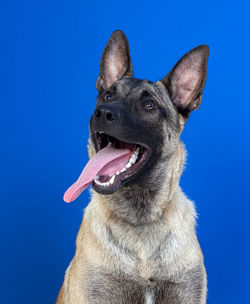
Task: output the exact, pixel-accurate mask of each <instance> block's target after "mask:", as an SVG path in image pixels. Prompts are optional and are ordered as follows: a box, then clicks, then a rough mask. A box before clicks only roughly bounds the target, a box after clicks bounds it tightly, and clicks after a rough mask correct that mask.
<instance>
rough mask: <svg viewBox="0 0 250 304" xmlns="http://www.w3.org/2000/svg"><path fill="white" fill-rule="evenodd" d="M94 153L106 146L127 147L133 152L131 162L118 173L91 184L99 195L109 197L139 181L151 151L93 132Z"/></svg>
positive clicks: (104, 176) (142, 145)
mask: <svg viewBox="0 0 250 304" xmlns="http://www.w3.org/2000/svg"><path fill="white" fill-rule="evenodd" d="M92 141H93V142H94V145H95V150H96V152H98V151H100V150H101V149H102V148H104V147H106V146H107V145H110V144H112V145H113V146H114V147H116V148H118V149H119V147H124V145H125V146H126V145H129V146H130V149H131V150H132V151H133V160H131V159H130V161H129V162H128V163H127V165H126V166H125V167H124V168H122V169H121V170H120V171H119V172H117V173H116V174H113V175H111V176H110V175H101V176H98V179H97V178H95V179H94V180H93V182H92V188H93V189H94V190H95V191H96V192H97V193H99V194H104V195H109V194H113V193H115V192H116V191H118V190H119V189H120V188H122V187H123V186H126V185H132V184H136V183H137V182H138V180H139V179H141V172H142V171H143V169H144V168H145V166H146V165H147V163H148V161H149V158H150V156H151V154H152V153H151V149H150V148H149V147H148V146H146V145H144V144H141V143H140V144H139V143H133V142H129V141H126V142H125V141H121V140H119V139H117V138H115V137H112V136H110V135H108V134H105V133H103V132H95V133H94V135H93V136H92Z"/></svg>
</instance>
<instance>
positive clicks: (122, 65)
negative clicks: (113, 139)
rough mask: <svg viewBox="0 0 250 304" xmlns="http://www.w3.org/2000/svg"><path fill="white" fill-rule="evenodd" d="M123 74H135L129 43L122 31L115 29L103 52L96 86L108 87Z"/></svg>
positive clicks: (99, 87) (100, 87)
mask: <svg viewBox="0 0 250 304" xmlns="http://www.w3.org/2000/svg"><path fill="white" fill-rule="evenodd" d="M123 76H133V67H132V63H131V59H130V53H129V44H128V40H127V38H126V36H125V34H124V33H123V32H122V31H115V32H114V33H113V34H112V35H111V37H110V38H109V41H108V43H107V45H106V47H105V49H104V51H103V53H102V58H101V63H100V74H99V76H98V79H97V82H96V88H97V90H98V91H99V90H102V89H107V88H109V87H110V86H111V85H112V84H113V83H114V82H116V81H117V80H119V79H120V78H122V77H123Z"/></svg>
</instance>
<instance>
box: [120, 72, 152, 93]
mask: <svg viewBox="0 0 250 304" xmlns="http://www.w3.org/2000/svg"><path fill="white" fill-rule="evenodd" d="M115 90H116V94H118V95H121V96H123V97H138V95H140V94H141V93H142V92H143V91H145V90H147V91H148V92H151V93H152V94H157V91H158V90H157V86H155V84H154V83H153V82H151V81H149V80H145V79H136V78H126V77H124V78H122V79H120V80H119V81H117V82H116V84H115Z"/></svg>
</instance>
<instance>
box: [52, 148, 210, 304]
mask: <svg viewBox="0 0 250 304" xmlns="http://www.w3.org/2000/svg"><path fill="white" fill-rule="evenodd" d="M93 153H94V150H93V147H92V145H91V144H90V146H89V154H90V156H92V155H93ZM184 159H185V151H184V148H183V145H182V143H179V145H178V147H177V149H176V152H175V153H174V154H173V156H172V158H171V161H170V165H169V166H168V168H167V170H166V178H165V184H164V185H163V187H162V190H161V191H160V192H159V194H158V195H157V198H156V199H155V202H154V207H153V208H152V210H151V214H150V216H151V217H150V218H151V221H150V222H149V223H148V224H145V225H143V227H141V226H139V227H138V226H136V225H133V224H131V223H129V222H126V221H125V220H124V219H122V218H120V217H118V216H117V215H116V214H115V213H114V212H113V211H112V210H111V209H110V208H109V202H108V200H109V199H110V198H111V197H112V196H105V195H100V194H97V193H95V192H93V193H92V199H91V202H90V203H89V205H88V206H87V208H86V210H85V215H84V218H83V221H82V224H81V227H80V230H79V233H78V236H77V241H76V252H75V256H74V258H73V260H72V262H71V264H70V266H69V267H68V269H67V271H66V274H65V279H64V283H63V286H62V288H61V290H60V293H59V295H58V298H57V302H56V303H57V304H62V303H63V304H71V303H74V304H78V303H81V304H89V303H91V302H89V301H88V300H87V295H86V290H85V287H84V286H85V283H86V280H87V279H88V278H87V271H88V270H91V269H98V268H100V267H102V268H104V269H105V270H106V271H107V272H108V273H113V272H116V273H123V274H126V275H127V276H128V277H131V278H140V279H142V280H148V279H149V278H150V277H152V276H157V277H161V276H163V274H162V273H161V272H159V270H158V269H159V266H162V265H163V267H164V269H165V270H166V271H165V272H164V277H168V278H170V279H171V280H173V281H174V280H175V275H176V274H177V273H180V272H182V271H184V270H188V269H192V268H193V267H195V266H196V265H197V264H203V255H202V253H201V250H200V246H199V243H198V241H197V238H196V233H195V218H196V212H195V208H194V205H193V203H192V202H191V201H190V200H188V199H187V198H186V196H185V195H184V194H183V192H182V190H181V188H180V186H179V178H180V175H181V172H182V166H183V162H184ZM108 231H112V234H113V236H114V238H115V239H116V240H117V241H118V243H117V244H114V243H112V242H110V240H109V235H108ZM169 233H171V238H170V240H169V241H165V240H166V235H167V234H169ZM162 244H164V246H163V248H161V250H160V252H159V258H158V259H157V260H155V259H154V260H153V259H152V258H151V257H152V256H153V255H154V254H155V252H156V250H157V249H158V248H159V247H160V246H161V245H162ZM129 253H131V254H129ZM205 302H206V292H205V291H204V292H203V302H202V303H205Z"/></svg>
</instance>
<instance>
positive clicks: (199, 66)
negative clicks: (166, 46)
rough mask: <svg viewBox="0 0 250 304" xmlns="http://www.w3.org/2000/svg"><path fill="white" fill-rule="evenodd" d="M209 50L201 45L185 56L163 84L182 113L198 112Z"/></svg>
mask: <svg viewBox="0 0 250 304" xmlns="http://www.w3.org/2000/svg"><path fill="white" fill-rule="evenodd" d="M208 53H209V48H208V46H207V45H201V46H198V47H196V48H194V49H193V50H191V51H190V52H188V53H187V54H186V55H184V56H183V57H182V58H181V59H180V60H179V61H178V62H177V63H176V65H175V66H174V67H173V69H172V70H171V71H170V72H169V73H168V74H167V76H166V77H164V79H162V82H163V83H164V84H165V86H166V87H167V89H168V91H169V93H170V96H171V99H172V101H173V103H174V104H175V105H176V106H177V108H179V109H180V110H181V111H185V112H190V111H192V110H196V109H197V108H198V107H199V106H200V103H201V98H202V92H203V88H204V85H205V82H206V75H207V60H208Z"/></svg>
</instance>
